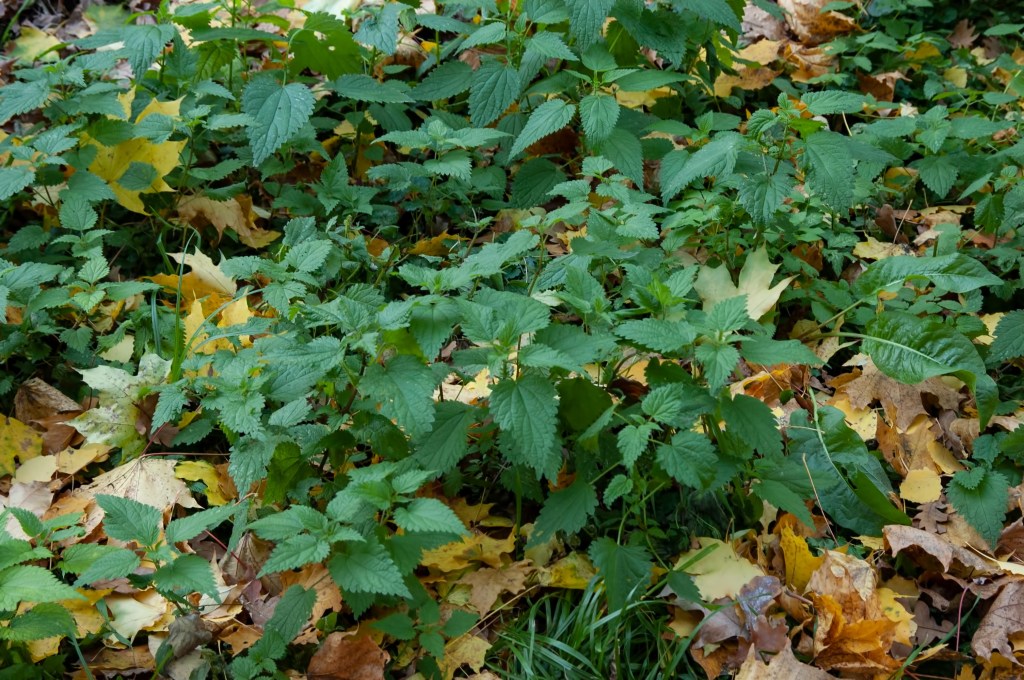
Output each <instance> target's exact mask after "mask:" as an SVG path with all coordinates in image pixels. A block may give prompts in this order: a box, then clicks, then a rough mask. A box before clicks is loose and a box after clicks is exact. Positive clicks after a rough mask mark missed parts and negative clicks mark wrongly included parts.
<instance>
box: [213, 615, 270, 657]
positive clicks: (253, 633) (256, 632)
mask: <svg viewBox="0 0 1024 680" xmlns="http://www.w3.org/2000/svg"><path fill="white" fill-rule="evenodd" d="M261 637H263V631H262V630H260V629H259V628H256V627H255V626H251V625H248V624H244V623H239V622H237V621H235V622H233V623H229V624H228V625H227V626H225V627H224V629H223V630H221V631H220V632H219V633H218V634H217V639H218V640H220V641H221V642H224V643H225V644H227V645H228V646H229V647H231V655H232V656H238V655H239V654H241V653H242V652H244V651H245V650H247V649H249V648H250V647H252V646H253V645H254V644H256V643H257V642H258V641H259V639H260V638H261Z"/></svg>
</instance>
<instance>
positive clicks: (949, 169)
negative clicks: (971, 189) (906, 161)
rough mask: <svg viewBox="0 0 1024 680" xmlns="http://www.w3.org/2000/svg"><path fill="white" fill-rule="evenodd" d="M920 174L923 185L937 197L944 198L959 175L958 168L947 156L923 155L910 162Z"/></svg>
mask: <svg viewBox="0 0 1024 680" xmlns="http://www.w3.org/2000/svg"><path fill="white" fill-rule="evenodd" d="M910 165H911V167H912V168H914V169H915V170H917V171H918V172H919V173H920V175H921V181H922V182H924V184H925V186H926V187H928V188H929V189H931V190H932V191H934V192H935V194H936V195H937V196H938V197H939V198H945V197H946V194H948V193H949V190H950V189H952V188H953V184H955V183H956V178H957V177H959V175H960V168H959V166H957V164H956V162H955V161H954V159H952V158H950V157H949V156H925V157H924V158H922V159H920V160H917V161H914V162H913V163H911V164H910Z"/></svg>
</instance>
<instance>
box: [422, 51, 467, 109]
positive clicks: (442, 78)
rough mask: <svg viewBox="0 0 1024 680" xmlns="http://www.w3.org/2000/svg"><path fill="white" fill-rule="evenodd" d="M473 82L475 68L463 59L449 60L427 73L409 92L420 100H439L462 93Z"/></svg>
mask: <svg viewBox="0 0 1024 680" xmlns="http://www.w3.org/2000/svg"><path fill="white" fill-rule="evenodd" d="M472 82H473V69H472V67H470V65H469V64H466V63H464V62H461V61H457V60H456V61H447V62H445V63H443V64H441V65H440V66H438V67H437V68H435V69H434V70H433V71H431V72H430V73H428V74H427V77H426V78H424V79H423V80H421V81H420V83H419V85H417V86H416V87H414V88H413V89H412V91H411V92H410V93H409V94H410V95H411V96H413V97H414V98H416V99H419V100H420V101H437V100H438V99H447V98H449V97H454V96H455V95H457V94H462V93H463V92H465V91H466V90H468V89H469V86H470V84H471V83H472Z"/></svg>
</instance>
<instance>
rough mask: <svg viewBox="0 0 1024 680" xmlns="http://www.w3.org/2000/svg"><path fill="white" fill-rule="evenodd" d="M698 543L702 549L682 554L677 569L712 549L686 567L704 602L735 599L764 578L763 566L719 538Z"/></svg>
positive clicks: (685, 569) (704, 539)
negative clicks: (745, 588) (740, 553)
mask: <svg viewBox="0 0 1024 680" xmlns="http://www.w3.org/2000/svg"><path fill="white" fill-rule="evenodd" d="M697 541H698V543H699V544H700V547H699V548H696V549H694V550H690V551H689V552H686V553H683V554H682V555H680V556H679V559H678V560H677V561H676V567H675V568H677V569H678V568H680V567H681V566H682V565H684V564H686V563H687V562H689V561H690V560H691V559H692V558H694V557H695V556H697V554H698V553H701V552H703V551H704V549H705V548H711V550H710V551H709V552H708V553H707V554H706V555H704V556H703V557H702V558H700V559H699V560H697V561H696V562H694V563H692V564H690V565H689V566H687V567H685V568H684V571H685V572H686V573H687V574H690V575H691V576H693V583H694V585H696V586H697V589H698V590H699V591H700V595H701V598H702V599H704V600H705V601H707V602H711V601H714V600H717V599H718V598H720V597H726V598H730V599H735V598H736V597H737V596H738V595H739V593H740V589H741V588H743V586H745V585H747V583H749V582H750V580H751V579H753V578H757V577H758V576H764V571H762V570H761V567H759V566H757V565H756V564H753V563H751V562H749V561H747V560H746V559H744V558H743V557H740V556H739V555H738V554H736V551H735V550H734V549H733V547H732V546H731V545H730V544H728V543H724V542H722V541H719V540H718V539H716V538H698V539H697Z"/></svg>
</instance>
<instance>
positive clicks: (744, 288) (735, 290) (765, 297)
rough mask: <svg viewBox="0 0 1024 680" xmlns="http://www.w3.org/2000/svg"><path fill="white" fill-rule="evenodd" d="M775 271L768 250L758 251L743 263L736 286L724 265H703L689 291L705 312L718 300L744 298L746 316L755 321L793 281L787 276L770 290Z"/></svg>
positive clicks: (775, 266)
mask: <svg viewBox="0 0 1024 680" xmlns="http://www.w3.org/2000/svg"><path fill="white" fill-rule="evenodd" d="M778 269H779V265H777V264H772V263H771V261H770V260H769V259H768V250H767V249H766V248H764V247H761V248H759V249H757V250H755V251H752V252H751V253H749V254H748V255H747V260H746V262H744V263H743V268H742V269H741V270H740V276H739V285H738V286H737V285H736V284H735V283H733V282H732V275H731V274H730V273H729V269H728V268H727V267H726V266H725V265H721V266H719V267H708V266H706V265H705V266H701V268H700V272H699V273H698V274H697V280H696V281H695V282H694V284H693V287H694V289H695V290H696V291H697V292H698V293H699V294H700V297H701V299H702V300H703V301H704V311H705V312H710V311H711V308H712V307H714V306H715V305H716V304H718V303H719V302H721V301H722V300H728V299H730V298H734V297H736V296H738V295H746V296H747V313H748V314H750V318H751V319H754V320H755V321H756V320H758V319H760V318H761V317H762V316H764V315H765V314H767V313H768V311H769V310H771V308H772V307H774V306H775V303H776V302H778V301H779V297H780V296H781V295H782V291H784V290H785V289H786V286H788V285H789V284H790V282H791V281H792V280H793V279H795V278H796V277H795V276H787V277H786V278H784V279H782V281H780V282H779V283H777V284H775V287H772V278H773V277H774V276H775V272H776V271H778Z"/></svg>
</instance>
